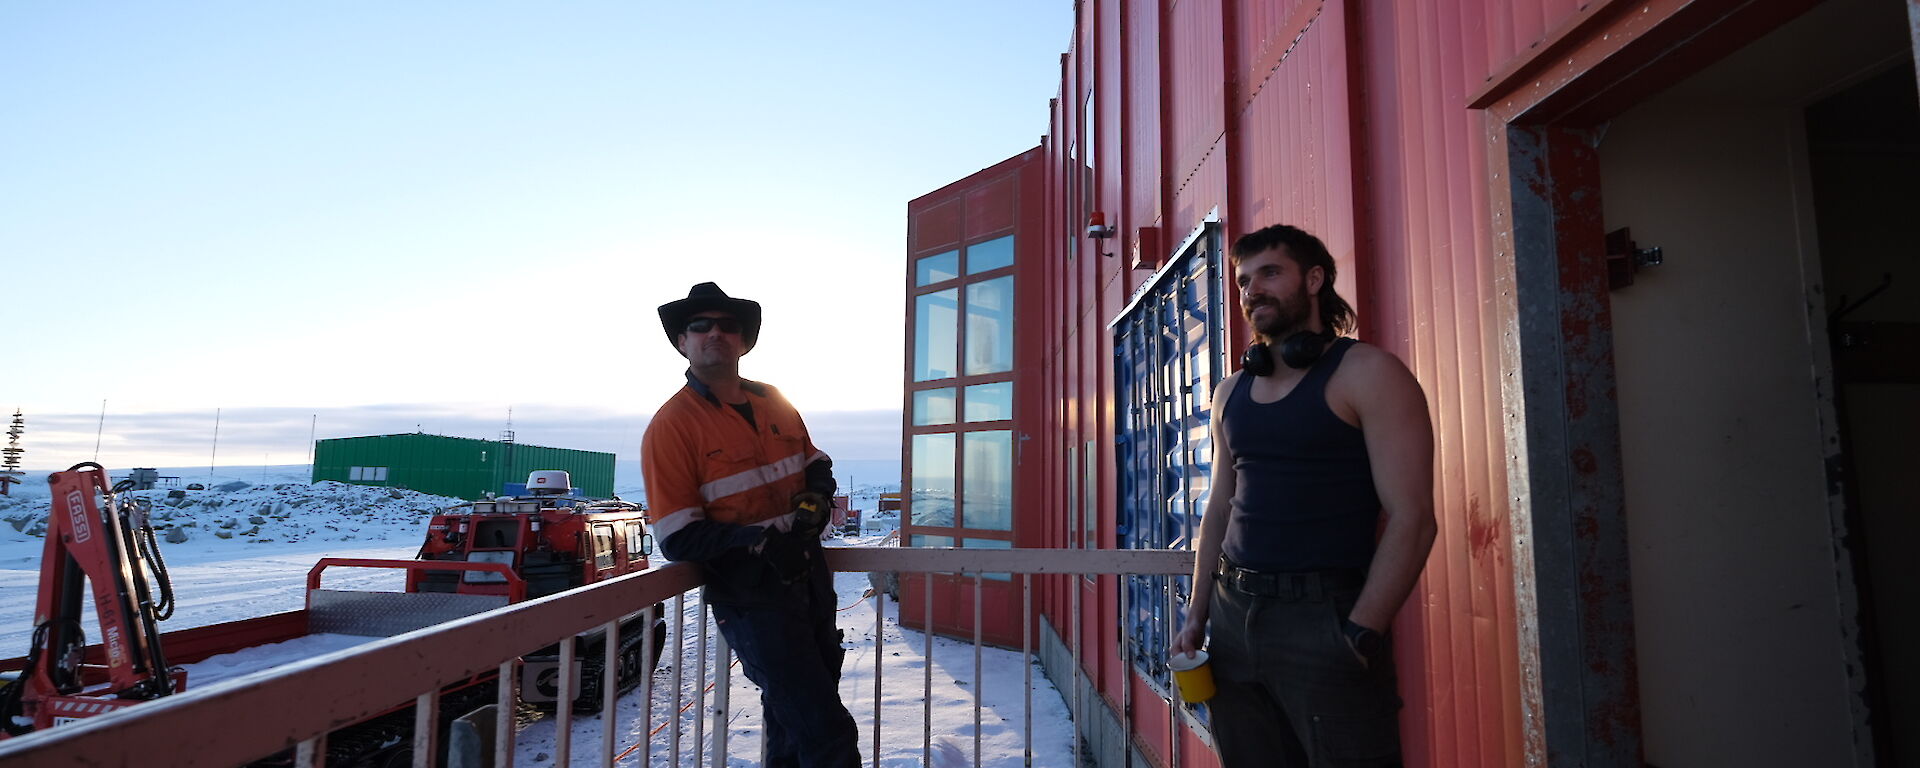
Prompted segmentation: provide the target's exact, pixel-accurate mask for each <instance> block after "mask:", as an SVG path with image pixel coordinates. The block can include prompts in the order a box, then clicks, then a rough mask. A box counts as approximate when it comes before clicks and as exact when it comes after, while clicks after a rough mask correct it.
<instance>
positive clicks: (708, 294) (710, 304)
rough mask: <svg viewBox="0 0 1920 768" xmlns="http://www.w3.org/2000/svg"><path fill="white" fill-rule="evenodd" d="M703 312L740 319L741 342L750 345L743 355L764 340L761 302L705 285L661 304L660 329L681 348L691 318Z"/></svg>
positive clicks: (695, 287) (702, 284)
mask: <svg viewBox="0 0 1920 768" xmlns="http://www.w3.org/2000/svg"><path fill="white" fill-rule="evenodd" d="M701 312H725V313H727V314H729V315H733V317H734V319H735V320H739V321H740V340H741V341H743V342H745V343H746V350H741V351H743V352H744V351H747V350H751V349H753V343H754V342H755V341H759V340H760V302H757V301H749V300H747V299H736V298H733V297H731V296H728V295H727V292H726V291H723V290H720V286H718V285H715V284H713V283H701V284H699V285H696V286H694V287H693V289H692V290H690V291H687V297H686V298H684V299H680V300H678V301H669V302H667V303H665V304H662V305H660V327H661V328H663V329H665V330H666V332H667V341H668V342H669V343H671V344H673V345H674V346H675V347H676V348H677V347H678V346H679V342H680V333H681V332H682V331H685V330H686V329H687V319H688V318H691V317H693V316H694V315H697V314H700V313H701Z"/></svg>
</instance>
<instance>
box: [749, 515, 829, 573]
mask: <svg viewBox="0 0 1920 768" xmlns="http://www.w3.org/2000/svg"><path fill="white" fill-rule="evenodd" d="M764 530H765V531H766V533H764V534H762V535H761V538H760V543H758V544H756V545H754V548H753V549H754V551H756V552H758V553H759V555H760V559H761V560H763V561H765V562H766V564H767V567H768V568H770V569H772V570H773V575H774V576H777V577H779V579H780V581H781V583H783V584H793V583H796V582H800V581H804V580H805V579H806V578H807V572H808V571H810V570H812V567H813V557H814V552H816V551H817V550H819V548H820V547H819V542H820V534H819V532H818V531H815V532H814V533H810V534H809V533H803V532H801V531H800V530H799V529H798V528H795V529H794V530H792V531H788V532H786V533H782V532H780V530H779V529H777V528H774V527H773V526H771V525H769V526H767V527H766V528H765V529H764Z"/></svg>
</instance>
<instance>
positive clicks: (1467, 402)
mask: <svg viewBox="0 0 1920 768" xmlns="http://www.w3.org/2000/svg"><path fill="white" fill-rule="evenodd" d="M1498 5H1499V6H1501V7H1502V8H1504V9H1505V11H1506V12H1504V13H1492V14H1489V13H1486V12H1484V11H1482V10H1481V9H1480V8H1478V7H1477V6H1476V7H1473V8H1468V9H1464V10H1462V9H1459V8H1453V7H1451V4H1424V3H1416V4H1394V3H1386V2H1379V3H1357V2H1356V3H1339V2H1335V3H1324V4H1322V3H1313V2H1304V1H1300V0H1296V1H1295V2H1260V1H1258V0H1235V1H1230V2H1218V1H1211V0H1181V1H1180V2H1172V1H1171V0H1166V1H1163V2H1142V1H1140V0H1130V1H1128V2H1118V1H1116V2H1107V3H1090V4H1087V5H1085V6H1083V7H1082V8H1081V14H1080V18H1079V28H1078V29H1077V30H1076V35H1075V37H1074V48H1073V50H1072V51H1070V52H1069V54H1068V56H1067V59H1066V61H1064V62H1063V65H1062V71H1061V76H1062V77H1061V90H1060V93H1059V96H1058V97H1057V98H1056V100H1055V101H1054V104H1053V108H1052V115H1051V128H1050V131H1049V138H1048V142H1047V147H1048V151H1049V153H1050V154H1051V155H1052V157H1051V161H1050V163H1049V170H1050V176H1051V178H1050V182H1049V183H1050V189H1049V193H1048V197H1049V199H1048V202H1047V208H1048V222H1049V223H1048V228H1049V230H1050V231H1051V232H1053V233H1055V236H1054V237H1052V238H1050V239H1049V240H1048V242H1047V243H1046V248H1047V251H1048V253H1047V257H1046V258H1047V263H1046V270H1047V272H1048V276H1047V278H1046V283H1047V286H1046V290H1045V291H1044V295H1045V297H1046V300H1047V308H1046V310H1045V311H1046V312H1047V315H1048V316H1047V319H1046V322H1047V325H1046V327H1047V330H1048V336H1049V338H1048V341H1047V358H1048V360H1049V365H1048V367H1047V371H1046V373H1045V374H1044V380H1045V382H1046V384H1045V387H1046V388H1047V390H1048V394H1049V396H1050V397H1052V398H1055V399H1054V400H1053V402H1052V403H1050V405H1052V407H1053V411H1052V418H1051V419H1049V424H1048V427H1049V429H1050V430H1053V431H1054V434H1050V435H1047V436H1046V442H1045V443H1044V444H1045V445H1048V446H1050V447H1051V448H1052V449H1053V450H1054V451H1055V452H1056V455H1055V456H1054V457H1051V458H1050V459H1049V460H1048V463H1047V466H1048V474H1049V478H1048V479H1047V480H1046V481H1045V483H1044V493H1045V496H1046V505H1045V506H1046V509H1047V518H1048V521H1049V523H1048V524H1049V525H1050V526H1052V527H1053V529H1054V533H1053V534H1052V535H1050V536H1049V537H1048V539H1047V541H1048V542H1049V543H1050V544H1056V545H1068V546H1071V545H1072V544H1073V543H1074V542H1073V541H1072V536H1071V531H1073V530H1074V527H1073V526H1074V519H1073V517H1072V513H1073V512H1074V510H1072V509H1070V508H1069V505H1070V504H1072V505H1075V506H1077V505H1078V504H1080V503H1084V499H1082V498H1081V495H1080V493H1079V492H1078V489H1076V488H1073V487H1072V484H1073V483H1075V482H1076V481H1077V480H1078V479H1079V478H1080V473H1081V471H1082V467H1083V466H1084V458H1083V454H1082V451H1084V450H1085V446H1087V445H1088V444H1089V443H1092V445H1093V446H1095V450H1096V451H1097V452H1098V454H1097V459H1098V464H1097V466H1099V467H1101V469H1100V473H1101V477H1100V482H1099V485H1098V486H1097V487H1098V488H1099V489H1101V492H1102V493H1104V490H1105V489H1108V488H1111V487H1112V485H1111V481H1112V477H1111V472H1112V461H1113V456H1112V453H1111V445H1112V441H1113V427H1112V420H1111V403H1110V399H1111V394H1110V393H1111V391H1112V388H1111V384H1110V382H1107V381H1105V379H1106V378H1107V377H1109V376H1111V362H1110V361H1111V354H1112V351H1111V339H1110V338H1109V334H1108V332H1107V331H1106V328H1105V324H1106V323H1107V321H1109V320H1111V319H1112V318H1111V317H1110V315H1111V314H1112V313H1113V312H1115V311H1117V310H1118V308H1119V307H1120V306H1121V305H1122V304H1123V303H1124V301H1125V298H1126V296H1127V295H1128V294H1129V293H1130V292H1131V291H1132V290H1133V289H1134V288H1135V287H1137V286H1138V284H1139V283H1140V281H1142V280H1144V279H1145V277H1146V276H1147V275H1148V272H1147V271H1144V270H1135V269H1132V268H1131V261H1130V258H1129V256H1130V253H1129V251H1130V250H1131V249H1132V248H1133V247H1134V243H1135V242H1136V241H1138V242H1140V244H1141V247H1142V248H1143V254H1142V255H1143V256H1144V257H1145V258H1146V259H1147V260H1148V261H1149V262H1150V264H1151V263H1152V262H1157V261H1158V260H1159V259H1162V258H1164V257H1166V256H1167V255H1168V254H1167V253H1166V251H1167V249H1169V248H1170V247H1171V246H1172V245H1173V244H1174V243H1177V242H1178V240H1179V239H1180V237H1181V236H1183V235H1184V234H1185V233H1186V232H1188V231H1190V230H1191V229H1192V228H1194V227H1195V226H1197V225H1198V224H1199V223H1200V222H1201V220H1202V219H1203V218H1204V217H1205V216H1206V215H1207V214H1208V213H1209V212H1210V211H1214V210H1216V209H1217V210H1218V211H1219V212H1220V214H1221V217H1222V219H1223V222H1224V224H1225V227H1226V230H1227V233H1228V236H1229V237H1232V236H1233V235H1236V234H1238V233H1241V232H1245V231H1249V230H1250V229H1253V228H1257V227H1259V226H1264V225H1266V224H1269V223H1274V222H1282V221H1284V222H1288V223H1293V224H1297V225H1300V226H1303V227H1305V228H1307V229H1309V230H1311V231H1314V232H1316V233H1317V234H1319V235H1321V237H1322V238H1323V239H1325V240H1326V241H1327V243H1328V245H1329V247H1330V248H1331V249H1332V250H1333V252H1334V253H1335V256H1336V259H1337V260H1338V262H1339V264H1340V266H1341V272H1342V274H1341V277H1340V280H1339V283H1338V286H1339V288H1340V290H1341V291H1342V292H1343V294H1345V295H1347V296H1348V297H1349V298H1350V299H1352V300H1354V301H1355V304H1356V306H1357V307H1358V308H1359V309H1360V311H1361V313H1362V329H1363V331H1362V333H1363V336H1364V337H1365V338H1366V340H1368V341H1370V342H1372V343H1375V344H1378V345H1381V346H1383V347H1385V348H1387V349H1389V350H1391V351H1393V352H1394V353H1395V354H1397V355H1399V356H1401V357H1402V358H1403V359H1404V360H1406V361H1407V362H1408V364H1409V365H1410V366H1411V367H1412V368H1413V369H1414V370H1415V372H1416V374H1417V375H1418V376H1419V377H1420V379H1421V381H1422V383H1423V385H1424V386H1425V387H1426V390H1427V393H1428V396H1429V399H1430V401H1431V403H1432V407H1433V412H1434V417H1435V422H1436V427H1437V430H1438V433H1439V441H1440V445H1439V456H1438V459H1439V472H1438V497H1439V500H1440V502H1439V507H1438V511H1439V515H1440V518H1441V521H1442V522H1441V527H1442V532H1441V538H1440V541H1439V543H1438V544H1437V546H1436V548H1435V552H1434V555H1433V557H1432V559H1431V561H1430V564H1429V568H1428V570H1427V573H1426V576H1425V578H1424V580H1423V582H1422V584H1421V587H1420V589H1419V591H1418V594H1417V595H1416V597H1415V599H1414V600H1412V601H1410V604H1409V608H1408V609H1407V610H1406V611H1404V612H1403V613H1402V616H1401V617H1400V620H1399V624H1398V627H1399V632H1400V640H1399V650H1398V653H1399V659H1400V661H1401V664H1402V674H1403V678H1404V680H1403V689H1404V692H1405V698H1406V699H1407V701H1408V707H1407V710H1406V712H1405V716H1404V718H1403V725H1404V729H1405V732H1406V734H1407V736H1408V745H1409V749H1408V758H1409V764H1410V765H1497V764H1507V763H1513V762H1516V761H1517V760H1518V756H1519V755H1520V754H1521V752H1520V713H1519V703H1518V690H1519V685H1518V682H1517V680H1516V675H1517V670H1518V664H1517V661H1516V651H1515V631H1514V614H1513V599H1512V594H1513V580H1512V573H1511V558H1510V556H1509V554H1508V548H1509V546H1510V544H1511V543H1510V542H1509V540H1508V536H1507V533H1506V530H1507V529H1506V527H1505V525H1504V520H1505V515H1507V514H1508V513H1509V504H1508V501H1507V498H1506V491H1505V482H1504V466H1505V464H1504V457H1503V454H1502V452H1501V446H1502V445H1503V437H1502V435H1501V433H1500V431H1499V430H1500V426H1499V420H1498V419H1497V417H1496V415H1497V414H1498V412H1499V411H1498V407H1497V405H1498V400H1497V398H1498V396H1499V379H1498V372H1497V370H1496V364H1497V354H1496V352H1495V348H1494V347H1493V345H1492V340H1491V339H1489V338H1487V327H1488V326H1487V324H1486V321H1485V320H1484V317H1483V313H1484V307H1486V306H1487V305H1488V303H1489V301H1490V297H1489V293H1488V292H1489V291H1490V290H1491V284H1492V281H1491V276H1490V274H1489V271H1488V266H1487V260H1486V258H1485V257H1486V254H1487V243H1488V241H1489V238H1488V235H1487V225H1486V216H1487V201H1486V186H1487V179H1486V173H1485V170H1484V168H1485V159H1486V158H1485V156H1484V150H1483V148H1482V147H1483V143H1482V142H1481V140H1480V137H1482V136H1483V135H1484V130H1485V128H1484V124H1483V123H1482V122H1481V121H1482V120H1483V118H1482V116H1481V115H1480V114H1479V113H1476V112H1472V111H1469V110H1467V109H1466V108H1465V102H1466V100H1467V96H1468V90H1469V89H1470V88H1473V87H1477V86H1479V85H1480V84H1483V83H1484V82H1485V81H1486V78H1487V77H1488V75H1489V73H1490V69H1491V68H1492V67H1494V66H1498V65H1505V64H1508V61H1507V60H1508V59H1510V58H1511V57H1512V56H1513V55H1514V54H1515V53H1516V52H1520V51H1525V50H1527V48H1528V45H1529V43H1531V42H1532V41H1534V40H1538V39H1539V38H1540V37H1541V36H1543V35H1545V34H1547V33H1548V31H1549V30H1553V29H1556V28H1558V27H1559V26H1563V25H1564V24H1566V23H1567V20H1568V19H1570V18H1572V17H1573V15H1574V14H1576V13H1578V12H1579V11H1578V9H1577V8H1576V7H1575V4H1574V3H1573V2H1572V0H1564V1H1556V2H1547V3H1533V4H1527V3H1517V4H1508V3H1501V4H1498ZM1442 6H1447V7H1442ZM1522 6H1525V7H1522ZM1489 17H1492V18H1498V19H1500V23H1501V24H1503V25H1506V26H1505V28H1504V29H1502V30H1498V31H1496V33H1494V34H1487V33H1486V31H1485V28H1484V24H1483V22H1482V20H1483V19H1485V18H1489ZM1503 40H1504V42H1502V41H1503ZM1490 62H1493V63H1490ZM1089 86H1091V88H1092V89H1093V94H1094V108H1093V109H1092V110H1091V115H1092V117H1093V120H1094V125H1092V126H1085V125H1082V124H1081V123H1082V121H1083V118H1084V117H1085V116H1087V115H1088V114H1089V112H1088V110H1087V108H1086V99H1087V95H1088V92H1089ZM1089 130H1093V131H1095V132H1094V134H1093V136H1092V137H1091V138H1093V139H1094V145H1095V147H1096V149H1097V151H1096V153H1095V154H1096V161H1095V162H1094V163H1092V166H1093V167H1092V170H1091V171H1090V173H1091V176H1092V179H1090V180H1087V179H1084V178H1083V174H1087V173H1089V171H1086V170H1083V168H1084V166H1085V163H1084V154H1083V153H1084V151H1085V150H1084V147H1085V146H1086V139H1087V138H1088V136H1087V132H1088V131H1089ZM1087 183H1090V184H1091V185H1092V190H1087V189H1083V188H1082V185H1083V184H1087ZM1089 192H1092V193H1093V194H1089ZM1092 210H1098V211H1102V212H1104V213H1105V214H1106V216H1107V220H1108V222H1109V223H1111V224H1114V225H1115V226H1116V229H1117V230H1118V232H1119V236H1118V237H1116V238H1115V239H1114V240H1110V241H1105V242H1096V241H1091V240H1087V239H1085V238H1079V239H1078V241H1077V242H1069V240H1071V239H1073V238H1076V237H1077V236H1078V235H1079V233H1080V231H1081V229H1082V228H1083V227H1084V225H1085V218H1084V217H1085V214H1086V213H1088V212H1089V211H1092ZM1143 227H1157V228H1158V231H1159V235H1158V237H1154V236H1153V234H1152V233H1148V234H1147V235H1145V236H1144V237H1143V235H1142V234H1141V228H1143ZM1096 247H1097V248H1099V249H1100V250H1101V251H1103V252H1110V253H1114V254H1115V255H1114V256H1113V257H1112V258H1108V257H1106V256H1104V255H1098V254H1095V253H1093V252H1091V251H1090V250H1089V249H1090V248H1096ZM1235 325H1236V326H1237V325H1238V324H1237V323H1236V324H1235ZM1233 336H1234V342H1233V348H1237V346H1238V344H1240V343H1242V342H1243V341H1244V338H1245V331H1244V329H1241V328H1237V327H1236V328H1235V330H1234V332H1233ZM1069 461H1071V462H1072V464H1071V465H1070V464H1069V463H1068V462H1069ZM1097 502H1098V505H1099V508H1100V512H1099V516H1100V521H1101V526H1102V529H1103V533H1104V532H1105V531H1108V530H1111V528H1110V526H1111V525H1112V524H1113V520H1114V509H1113V506H1114V505H1113V503H1112V499H1110V498H1106V497H1104V496H1100V497H1097ZM1106 538H1110V537H1104V536H1103V537H1098V538H1097V540H1104V539H1106ZM1066 581H1067V580H1055V582H1054V583H1052V584H1050V585H1049V588H1048V589H1047V590H1046V591H1045V595H1046V598H1045V603H1044V607H1045V610H1046V611H1047V612H1048V614H1049V616H1050V618H1052V619H1053V620H1054V626H1056V627H1057V628H1058V629H1059V630H1060V631H1061V632H1062V635H1063V637H1065V636H1069V635H1070V633H1071V627H1072V619H1071V618H1070V617H1069V616H1068V615H1067V614H1068V606H1069V605H1070V594H1071V593H1070V592H1069V591H1068V589H1069V587H1068V586H1067V584H1066V583H1064V582H1066ZM1082 597H1083V600H1084V601H1085V602H1086V605H1084V606H1083V607H1082V615H1083V616H1086V617H1087V618H1088V619H1090V620H1091V621H1089V622H1088V624H1087V625H1084V629H1085V630H1086V631H1087V632H1088V634H1087V635H1086V637H1085V641H1086V645H1085V647H1086V650H1087V653H1088V656H1089V658H1088V662H1087V664H1086V667H1087V669H1089V670H1090V671H1092V672H1095V673H1097V674H1098V675H1099V680H1100V685H1101V689H1102V690H1103V692H1104V693H1105V695H1106V696H1107V697H1108V698H1110V699H1111V700H1113V701H1114V702H1115V703H1117V702H1118V700H1119V699H1120V698H1121V693H1120V690H1119V686H1120V685H1121V684H1123V683H1122V679H1123V678H1125V677H1130V676H1129V675H1126V674H1125V672H1124V671H1123V670H1122V669H1121V667H1120V660H1119V658H1118V655H1119V654H1118V637H1117V635H1116V634H1115V632H1116V629H1117V624H1118V621H1117V619H1118V617H1117V615H1115V612H1114V607H1113V603H1114V602H1115V601H1114V596H1113V592H1112V590H1111V589H1110V588H1109V585H1108V584H1106V583H1103V584H1102V588H1101V589H1099V590H1098V591H1085V592H1082ZM1133 694H1134V713H1135V724H1134V725H1135V729H1136V732H1137V737H1138V739H1139V740H1140V743H1141V745H1142V746H1143V747H1144V748H1146V751H1147V752H1149V753H1150V754H1152V755H1153V756H1154V757H1155V759H1164V758H1165V756H1166V750H1167V749H1168V748H1169V743H1168V740H1167V738H1166V737H1167V732H1166V726H1165V723H1166V720H1167V718H1166V711H1165V709H1164V705H1162V704H1160V703H1159V702H1158V700H1157V699H1154V698H1152V697H1151V694H1150V692H1148V691H1147V690H1146V689H1145V688H1142V687H1138V686H1136V687H1135V689H1134V691H1133ZM1182 730H1184V728H1182ZM1182 741H1183V742H1184V743H1185V744H1186V748H1185V749H1183V750H1182V752H1183V754H1182V756H1181V758H1182V760H1181V762H1182V764H1184V765H1194V764H1208V763H1210V762H1211V760H1212V758H1211V756H1210V755H1207V754H1206V753H1205V751H1204V750H1203V749H1200V748H1199V746H1198V743H1197V742H1195V741H1193V740H1192V739H1182ZM1195 761H1198V762H1197V763H1196V762H1195Z"/></svg>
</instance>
